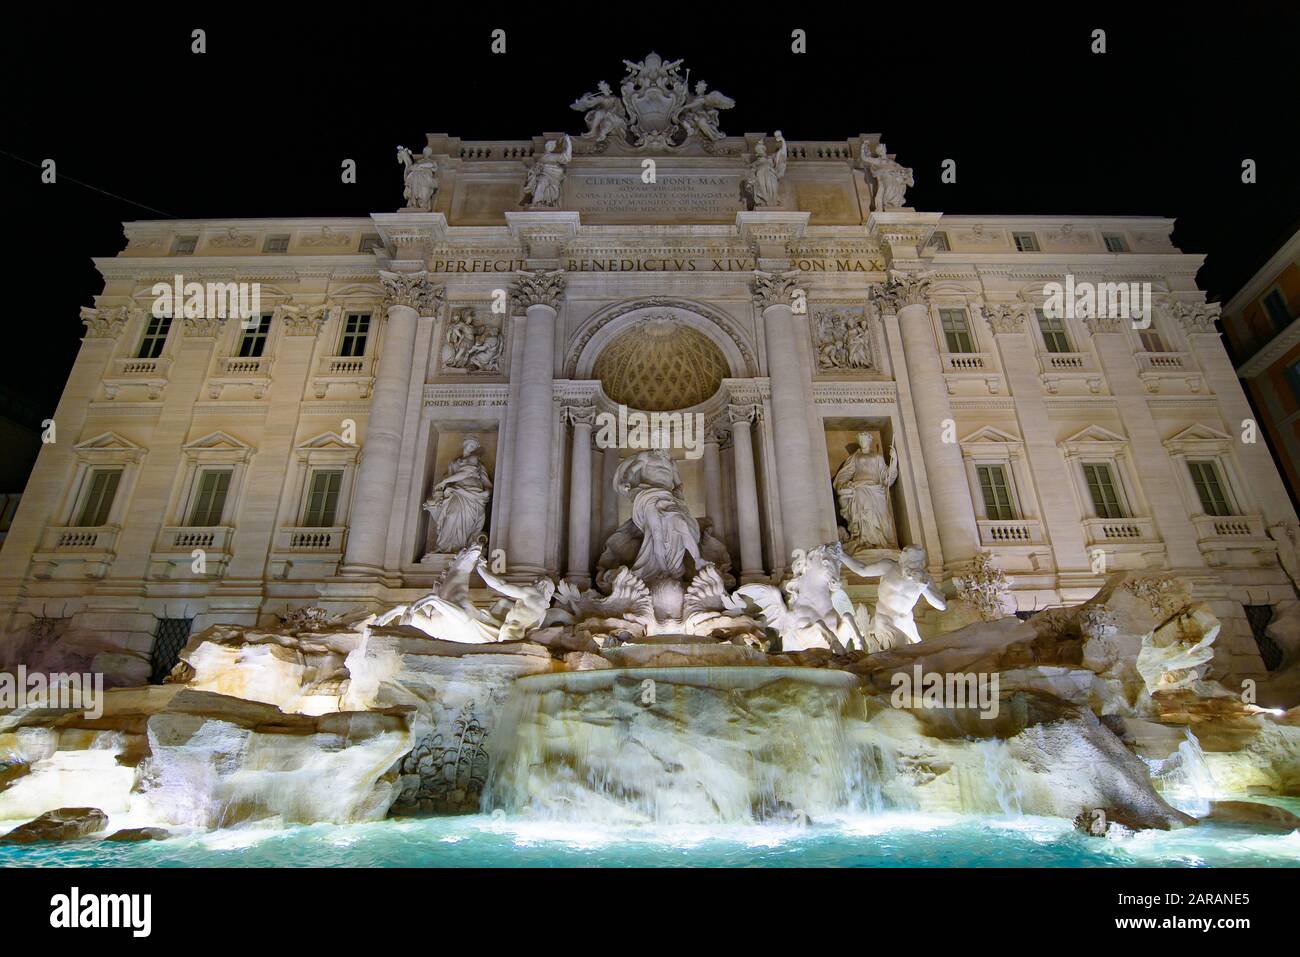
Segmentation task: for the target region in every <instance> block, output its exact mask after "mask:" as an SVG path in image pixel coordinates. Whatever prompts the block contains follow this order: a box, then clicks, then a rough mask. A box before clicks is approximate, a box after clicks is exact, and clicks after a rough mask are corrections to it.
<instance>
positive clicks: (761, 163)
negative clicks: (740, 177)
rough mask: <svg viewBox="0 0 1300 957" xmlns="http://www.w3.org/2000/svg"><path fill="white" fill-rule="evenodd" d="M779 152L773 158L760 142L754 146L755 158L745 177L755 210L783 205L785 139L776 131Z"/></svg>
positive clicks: (746, 187) (746, 189)
mask: <svg viewBox="0 0 1300 957" xmlns="http://www.w3.org/2000/svg"><path fill="white" fill-rule="evenodd" d="M776 142H777V150H776V152H775V153H774V154H772V155H771V156H769V155H768V152H767V147H766V146H765V145H764V144H763V142H762V141H761V140H760V141H759V142H758V143H755V144H754V158H753V160H751V161H750V164H749V172H748V173H747V174H746V175H745V191H746V192H747V193H749V197H750V199H751V200H752V201H753V204H754V209H761V208H762V207H764V206H779V205H780V204H781V177H783V176H784V175H785V159H786V148H785V137H784V136H782V135H781V131H780V130H777V131H776Z"/></svg>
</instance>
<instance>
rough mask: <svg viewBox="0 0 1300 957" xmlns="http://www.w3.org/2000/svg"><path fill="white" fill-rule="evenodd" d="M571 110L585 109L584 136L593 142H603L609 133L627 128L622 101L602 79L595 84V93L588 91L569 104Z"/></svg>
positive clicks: (621, 131) (615, 132)
mask: <svg viewBox="0 0 1300 957" xmlns="http://www.w3.org/2000/svg"><path fill="white" fill-rule="evenodd" d="M569 108H570V109H573V110H585V111H586V114H585V115H584V116H583V119H584V120H585V121H586V123H587V133H586V137H587V138H588V139H590V140H591V141H592V142H595V143H603V142H605V140H606V138H607V137H609V136H610V135H611V134H620V133H623V132H624V131H625V130H626V129H627V110H626V109H625V108H624V107H623V101H622V100H621V99H619V98H618V97H617V96H615V95H614V92H613V91H612V90H611V89H610V88H609V84H608V83H606V82H605V81H604V80H601V81H600V83H598V84H597V85H596V92H595V93H588V94H587V95H586V96H581V97H579V98H578V99H576V100H574V101H573V102H572V103H571V104H569Z"/></svg>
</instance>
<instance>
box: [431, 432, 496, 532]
mask: <svg viewBox="0 0 1300 957" xmlns="http://www.w3.org/2000/svg"><path fill="white" fill-rule="evenodd" d="M482 451H483V446H482V445H480V444H479V441H478V437H477V436H473V435H469V436H466V437H465V441H464V442H463V443H462V444H461V454H460V458H457V459H453V460H452V462H451V464H450V465H448V466H447V474H446V475H444V476H443V477H442V478H441V479H439V480H438V484H436V485H435V486H434V487H433V491H432V492H430V493H429V500H428V501H427V502H425V503H424V510H425V511H426V512H428V513H429V521H430V522H431V523H432V527H433V539H434V544H433V551H434V552H435V553H438V554H454V553H456V552H459V551H460V550H461V549H462V548H465V547H466V546H468V545H469V544H470V543H471V542H473V541H474V539H476V538H478V536H479V534H480V533H482V531H483V523H484V521H485V519H486V518H487V503H488V498H490V497H491V495H492V480H491V479H490V478H488V471H487V469H486V468H484V466H483V463H482V462H481V461H479V454H480V453H481V452H482Z"/></svg>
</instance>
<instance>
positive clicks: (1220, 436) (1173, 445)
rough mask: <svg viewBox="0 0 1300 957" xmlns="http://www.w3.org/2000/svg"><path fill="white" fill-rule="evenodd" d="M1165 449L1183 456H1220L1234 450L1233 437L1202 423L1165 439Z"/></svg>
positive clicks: (1190, 426)
mask: <svg viewBox="0 0 1300 957" xmlns="http://www.w3.org/2000/svg"><path fill="white" fill-rule="evenodd" d="M1164 447H1165V448H1166V449H1168V450H1169V451H1170V452H1173V453H1175V454H1182V455H1220V454H1222V453H1224V452H1227V451H1229V450H1230V449H1231V448H1232V436H1230V435H1227V434H1225V433H1223V432H1220V431H1219V430H1218V429H1214V428H1211V427H1210V426H1208V425H1203V424H1201V423H1200V422H1198V423H1196V424H1195V425H1189V426H1188V427H1187V428H1185V429H1183V430H1182V431H1181V432H1179V433H1177V434H1176V435H1173V436H1170V437H1169V438H1167V439H1165V441H1164Z"/></svg>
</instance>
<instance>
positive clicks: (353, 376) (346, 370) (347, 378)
mask: <svg viewBox="0 0 1300 957" xmlns="http://www.w3.org/2000/svg"><path fill="white" fill-rule="evenodd" d="M374 381H375V361H374V358H373V357H371V356H324V357H323V358H322V359H321V360H320V364H319V365H317V367H316V374H315V375H313V376H312V390H313V391H314V392H315V393H316V398H318V399H323V398H325V395H326V393H328V392H329V387H330V386H331V385H335V384H343V385H352V386H354V387H356V388H357V389H358V390H359V392H360V397H361V398H363V399H366V398H369V397H370V387H371V385H372V384H373V383H374Z"/></svg>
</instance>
